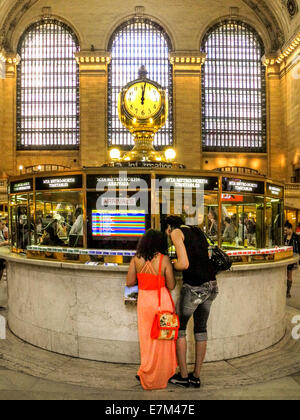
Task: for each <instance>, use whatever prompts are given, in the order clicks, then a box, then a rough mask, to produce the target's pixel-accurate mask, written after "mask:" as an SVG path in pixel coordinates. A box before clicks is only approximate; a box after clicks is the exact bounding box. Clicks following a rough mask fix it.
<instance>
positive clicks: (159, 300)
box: [158, 254, 175, 312]
mask: <svg viewBox="0 0 300 420" xmlns="http://www.w3.org/2000/svg"><path fill="white" fill-rule="evenodd" d="M163 258H164V256H163V255H162V254H161V256H160V261H159V274H158V310H159V312H160V311H161V307H160V306H161V267H162V261H163ZM166 289H167V291H168V293H169V296H170V299H171V303H172V307H173V312H175V304H174V300H173V298H172V295H171V292H170V290H169V289H168V288H167V286H166Z"/></svg>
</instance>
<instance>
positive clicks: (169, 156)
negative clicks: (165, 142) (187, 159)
mask: <svg viewBox="0 0 300 420" xmlns="http://www.w3.org/2000/svg"><path fill="white" fill-rule="evenodd" d="M165 157H166V159H167V160H174V159H175V158H176V152H175V150H174V149H171V148H169V149H167V150H166V151H165Z"/></svg>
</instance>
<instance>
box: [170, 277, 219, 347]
mask: <svg viewBox="0 0 300 420" xmlns="http://www.w3.org/2000/svg"><path fill="white" fill-rule="evenodd" d="M218 293H219V289H218V285H217V282H216V281H210V282H207V283H204V284H202V285H201V286H190V285H189V284H187V283H185V284H184V285H183V286H182V289H181V293H180V298H179V300H178V302H177V305H176V312H177V314H178V316H179V321H180V327H179V332H178V338H182V337H185V336H186V327H187V324H188V321H189V320H190V318H191V316H192V315H193V318H194V335H195V340H196V341H207V321H208V317H209V314H210V309H211V304H212V302H213V301H214V300H215V298H216V297H217V295H218Z"/></svg>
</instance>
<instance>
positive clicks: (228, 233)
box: [221, 194, 264, 249]
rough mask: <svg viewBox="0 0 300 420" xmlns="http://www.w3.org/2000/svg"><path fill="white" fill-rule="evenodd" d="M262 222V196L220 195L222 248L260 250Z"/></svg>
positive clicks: (262, 242) (262, 241)
mask: <svg viewBox="0 0 300 420" xmlns="http://www.w3.org/2000/svg"><path fill="white" fill-rule="evenodd" d="M263 221H264V197H263V196H255V195H245V194H222V221H221V235H222V236H221V241H222V247H224V248H227V249H230V248H262V247H263V246H264V239H263V226H264V223H263Z"/></svg>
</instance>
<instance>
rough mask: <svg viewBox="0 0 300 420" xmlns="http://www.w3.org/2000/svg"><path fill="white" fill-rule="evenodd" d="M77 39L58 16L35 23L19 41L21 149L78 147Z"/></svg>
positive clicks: (18, 118) (18, 81)
mask: <svg viewBox="0 0 300 420" xmlns="http://www.w3.org/2000/svg"><path fill="white" fill-rule="evenodd" d="M78 50H79V43H78V40H77V38H76V36H75V34H74V33H73V32H72V31H71V29H70V28H69V27H68V26H66V25H65V24H64V23H62V22H58V21H56V20H50V19H47V20H42V21H40V22H37V23H34V24H33V25H31V26H30V27H29V28H28V29H27V30H26V31H25V33H24V34H23V36H22V37H21V39H20V42H19V46H18V54H19V55H20V57H21V62H20V64H19V66H18V72H17V148H18V149H21V150H28V149H45V150H47V149H78V147H79V69H78V64H77V63H76V60H75V57H74V53H75V52H76V51H78Z"/></svg>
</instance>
